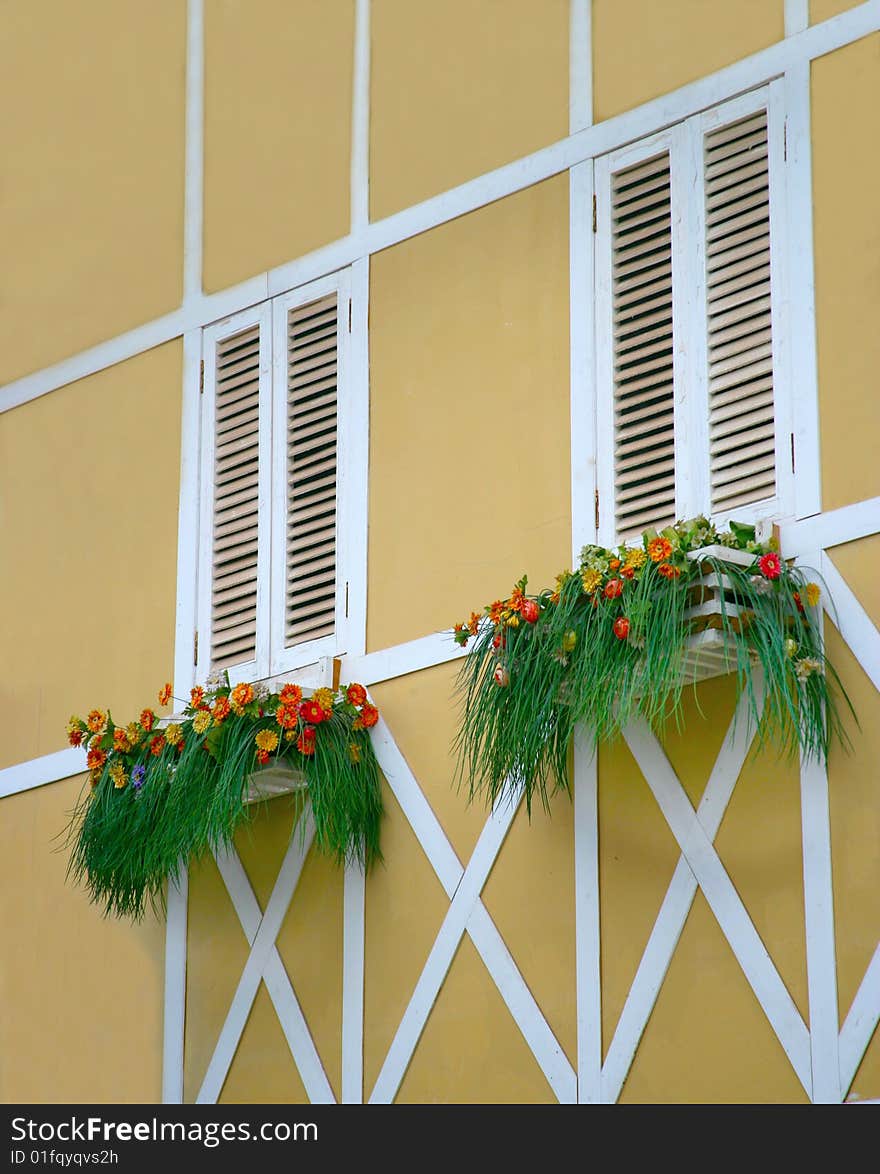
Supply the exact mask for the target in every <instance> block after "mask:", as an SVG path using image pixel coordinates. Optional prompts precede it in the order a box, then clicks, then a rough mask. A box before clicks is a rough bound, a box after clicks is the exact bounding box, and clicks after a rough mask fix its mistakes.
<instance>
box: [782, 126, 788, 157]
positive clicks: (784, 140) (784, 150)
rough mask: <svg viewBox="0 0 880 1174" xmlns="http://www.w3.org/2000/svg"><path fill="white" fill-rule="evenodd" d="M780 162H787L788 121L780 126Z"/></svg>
mask: <svg viewBox="0 0 880 1174" xmlns="http://www.w3.org/2000/svg"><path fill="white" fill-rule="evenodd" d="M782 161H783V163H786V162H787V161H788V119H787V118H786V120H785V122H783V124H782Z"/></svg>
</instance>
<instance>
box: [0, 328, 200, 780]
mask: <svg viewBox="0 0 880 1174" xmlns="http://www.w3.org/2000/svg"><path fill="white" fill-rule="evenodd" d="M181 360H182V355H181V346H180V343H179V341H175V342H171V343H167V344H166V345H165V346H162V347H157V348H156V349H155V350H152V351H148V352H146V353H145V354H143V355H140V356H138V357H137V358H134V359H130V360H128V361H127V362H124V363H119V364H117V365H116V366H115V367H110V368H108V369H107V370H105V371H102V372H101V373H100V374H98V375H93V376H90V377H89V378H87V379H82V380H80V381H79V382H78V383H73V384H70V385H69V386H67V387H64V388H61V389H60V390H59V391H56V392H53V393H52V394H51V395H47V396H42V397H41V398H39V399H37V400H33V401H32V402H30V403H28V404H23V405H22V406H21V407H18V408H15V409H13V410H12V411H9V412H4V413H3V414H2V415H0V528H2V531H3V535H4V542H5V544H6V550H7V552H8V554H7V569H6V573H5V574H4V575H3V576H2V577H0V648H2V649H3V662H4V673H3V685H2V687H0V697H2V706H0V712H2V715H3V720H2V738H0V746H2V750H0V765H2V766H10V765H12V764H13V763H16V762H23V761H25V760H27V759H29V758H35V757H38V756H39V755H41V754H48V753H50V752H51V751H53V750H60V749H62V748H63V747H64V746H65V745H66V744H67V740H66V736H65V727H66V725H67V720H68V718H69V717H70V715H71V713H77V714H80V715H82V716H85V713H87V712H88V710H89V709H91V708H93V707H94V706H98V707H100V708H102V709H103V708H106V707H107V706H110V708H111V710H112V711H113V713H114V716H116V717H117V718H123V717H124V718H125V720H126V721H129V720H131V719H132V718H133V717H136V716H137V714H138V713H139V712H140V711H141V709H142V708H143V707H144V706H145V705H151V704H155V701H156V692H157V690H158V689H159V687H160V686H161V685H162V684H163V682H164V681H166V680H169V679H170V677H171V674H172V671H173V667H174V665H173V655H174V608H175V594H176V590H177V584H176V566H177V512H178V500H179V490H178V486H179V480H180V394H181ZM13 552H14V554H13Z"/></svg>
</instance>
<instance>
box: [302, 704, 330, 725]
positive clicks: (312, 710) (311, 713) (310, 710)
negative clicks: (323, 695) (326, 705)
mask: <svg viewBox="0 0 880 1174" xmlns="http://www.w3.org/2000/svg"><path fill="white" fill-rule="evenodd" d="M300 713H301V714H302V717H303V721H307V722H311V724H312V725H313V726H317V725H318V724H319V723H320V722H322V721H324V719H325V718H326V717H327V714H326V713H325V712H324V710H323V709H322V708H321V706H320V705H319V704H318V703H317V701H311V700H310V701H304V702H303V703H302V706H301V708H300Z"/></svg>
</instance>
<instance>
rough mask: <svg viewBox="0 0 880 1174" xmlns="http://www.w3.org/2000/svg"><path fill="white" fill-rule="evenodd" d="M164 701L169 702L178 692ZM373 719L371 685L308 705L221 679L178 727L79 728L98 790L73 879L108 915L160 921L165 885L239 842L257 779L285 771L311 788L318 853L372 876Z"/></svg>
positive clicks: (76, 852) (84, 806) (166, 721)
mask: <svg viewBox="0 0 880 1174" xmlns="http://www.w3.org/2000/svg"><path fill="white" fill-rule="evenodd" d="M158 700H159V704H160V706H168V705H169V704H170V703H171V702H172V700H173V698H172V686H171V685H170V684H167V685H165V686H163V688H162V689H161V690H160V691H159V695H158ZM378 719H379V712H378V710H377V709H376V707H375V706H374V705H372V704H371V703H370V701H369V699H368V697H367V691H366V689H365V688H364V687H363V685H359V684H351V685H348V686H344V687H342V688H340V689H338V690H335V689H329V688H325V689H316V690H315V691H314V692H313V693H312V694H311V696H310V697H307V698H306V697H304V696H303V691H302V689H301V688H300V686H299V685H295V684H285V685H283V686H282V687H280V688H278V689H277V690H272V691H270V689H269V688H268V687H267V686H266V685H262V684H254V685H252V684H249V683H245V682H243V683H240V684H237V685H235V686H232V685H230V682H229V676H228V674H227V673H225V672H224V673H223V674H222V675H220V676H219V677H214V678H212V679H211V680H209V682H208V683H207V684H206V686H204V687H203V686H197V687H196V688H194V689H193V690H192V692H191V694H190V697H189V701H188V702H187V704H186V705H185V707H184V708H183V711H182V714H179V715H169V716H166V717H159V716H158V715H157V714H156V712H155V711H154V710H153V709H149V708H148V709H144V710H142V711H141V714H140V716H139V717H138V719H137V720H136V721H131V722H128V723H127V724H124V725H123V724H118V723H115V722H114V720H113V718H112V716H111V714H110V712H109V711H108V710H103V709H93V710H91V711H90V712H89V713H88V715H87V716H86V717H85V718H81V717H77V716H73V717H71V719H70V722H69V723H68V726H67V735H68V740H69V742H70V744H71V745H72V746H81V747H82V748H83V749H84V750H85V751H86V766H87V768H88V771H89V786H88V788H87V789H86V790H84V792H83V794H82V795H81V796H80V799H79V801H78V803H77V805H76V807H75V809H74V811H73V814H72V816H71V820H70V824H69V826H68V843H69V844H70V846H71V849H72V850H71V856H70V862H69V869H68V871H69V875H72V876H73V877H74V879H76V880H77V881H81V882H84V884H85V886H86V888H87V890H88V891H89V893H90V894H91V897H92V900H93V901H95V902H98V903H101V904H103V905H104V906H105V911H106V912H107V913H108V914H114V915H116V916H130V917H132V918H134V919H135V920H137V919H139V918H140V917H141V916H142V915H143V912H144V909H145V907H146V904H147V903H149V904H151V905H152V907H153V908H154V910H156V911H157V912H161V911H162V910H164V899H165V886H166V882H167V881H168V878H169V877H170V878H172V879H174V878H176V877H177V875H178V874H179V870H180V868H181V867H182V866H183V864H184V863H185V862H186V861H188V860H189V859H191V858H193V859H198V858H199V857H201V856H203V855H204V854H206V853H207V852H209V851H212V850H214V849H216V848H219V847H223V846H228V845H229V844H230V843H231V841H232V839H233V837H234V835H235V832H236V831H237V829H238V828H239V827H240V826H241V825H242V824H243V823H244V822H246V820H247V819H248V818H249V814H250V812H251V806H250V803H249V786H250V780H251V779H254V778H256V779H259V772H260V771H261V770H262V769H264V768H270V767H276V768H277V767H279V766H284V767H286V768H287V769H288V770H289V772H290V774H291V775H294V772H295V774H296V776H299V777H300V778H302V779H303V780H304V784H303V787H304V789H303V791H302V792H300V801H301V795H302V794H304V793H305V791H306V790H307V793H308V798H309V800H310V803H311V808H312V814H313V818H314V825H315V844H316V846H317V848H318V849H319V850H320V851H323V852H326V853H328V854H329V855H330V856H331V857H333V858H335V859H336V861H337V862H338V863H340V864H345V863H346V862H349V861H357V862H358V863H360V864H361V865H362V866H363V867H365V868H368V867H369V866H370V865H372V864H373V863H374V862H376V861H379V860H381V858H382V857H381V851H380V848H379V824H380V820H381V817H382V795H381V790H380V781H379V768H378V764H377V761H376V757H375V754H374V751H373V745H372V741H371V739H370V734H369V731H370V729H371V727H372V726H374V725H375V724H376V722H377V721H378ZM255 772H257V773H256V774H255Z"/></svg>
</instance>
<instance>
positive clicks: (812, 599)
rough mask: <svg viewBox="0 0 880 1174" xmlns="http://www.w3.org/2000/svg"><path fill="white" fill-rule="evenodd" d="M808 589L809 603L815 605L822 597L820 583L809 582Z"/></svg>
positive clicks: (811, 605)
mask: <svg viewBox="0 0 880 1174" xmlns="http://www.w3.org/2000/svg"><path fill="white" fill-rule="evenodd" d="M806 591H807V603H808V604H809V605H810V607H815V606H816V604H817V603H818V602H819V600H820V599H821V598H822V592H821V591H820V590H819V584H818V583H808V584H807V588H806Z"/></svg>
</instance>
